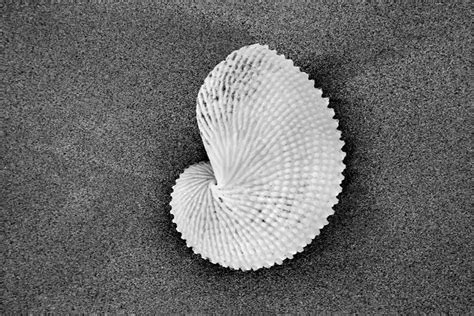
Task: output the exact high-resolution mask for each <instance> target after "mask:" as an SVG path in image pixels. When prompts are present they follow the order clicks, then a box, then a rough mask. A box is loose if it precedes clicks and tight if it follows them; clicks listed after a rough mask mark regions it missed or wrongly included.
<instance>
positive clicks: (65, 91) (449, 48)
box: [0, 1, 474, 314]
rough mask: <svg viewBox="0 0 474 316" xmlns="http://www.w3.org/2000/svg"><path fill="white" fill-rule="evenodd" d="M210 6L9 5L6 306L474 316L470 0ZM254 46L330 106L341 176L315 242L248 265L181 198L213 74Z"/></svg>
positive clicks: (4, 28) (198, 151)
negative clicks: (178, 188)
mask: <svg viewBox="0 0 474 316" xmlns="http://www.w3.org/2000/svg"><path fill="white" fill-rule="evenodd" d="M337 2H339V1H337ZM358 2H359V1H358ZM205 3H206V5H202V6H183V7H182V8H181V7H164V6H159V7H154V8H153V7H133V6H131V5H126V4H121V5H110V6H106V5H100V6H96V7H94V6H89V7H86V6H81V7H70V6H64V5H60V6H52V7H44V6H41V7H32V6H30V7H23V8H15V7H4V8H3V9H2V13H1V14H2V19H1V22H0V23H1V24H2V25H1V32H2V36H1V47H2V48H1V50H0V52H1V60H2V62H1V63H0V67H1V69H2V76H0V80H1V81H0V82H1V86H2V89H0V91H1V92H0V94H1V96H2V97H1V98H0V100H1V101H0V102H2V105H1V116H2V136H1V137H2V142H1V146H2V147H1V148H2V155H1V163H2V169H1V170H2V171H1V173H2V178H3V179H4V181H2V187H1V188H2V192H1V194H0V196H1V197H2V208H1V209H2V213H1V214H2V228H3V229H2V238H1V243H2V247H1V251H2V256H1V258H2V278H3V282H2V284H1V286H2V290H3V291H2V292H3V297H2V303H3V304H2V307H1V308H2V309H3V311H9V312H17V311H32V312H34V311H53V310H55V311H64V312H65V311H72V310H75V311H81V312H100V311H110V312H120V311H126V312H136V313H139V312H153V311H156V310H159V311H162V312H186V311H188V312H212V311H215V312H217V313H222V312H226V311H231V310H233V311H236V312H240V313H247V314H248V313H251V312H276V311H279V312H294V311H302V312H304V311H306V312H309V311H314V310H325V311H347V312H350V311H353V312H355V311H359V312H374V313H375V312H378V313H381V312H385V313H388V312H400V313H404V312H410V311H424V312H432V311H452V312H459V313H461V312H468V311H469V309H470V307H472V304H473V302H472V283H471V282H472V266H471V263H472V261H473V256H472V246H473V245H472V240H473V237H474V236H473V234H472V215H471V211H472V198H471V196H472V192H471V189H470V188H471V187H472V180H471V179H472V174H471V170H470V167H469V163H470V158H469V155H470V153H469V152H470V148H471V143H470V134H471V131H472V124H471V123H470V122H472V120H471V119H470V117H471V116H470V113H469V110H468V109H469V102H470V101H472V94H471V87H470V86H469V71H470V67H471V62H470V57H469V56H470V49H469V36H470V35H469V34H470V33H469V27H470V25H471V21H470V20H471V17H470V13H469V12H470V9H469V5H468V2H467V1H465V2H464V3H465V4H461V2H457V4H454V5H453V4H450V3H453V2H452V1H449V2H448V1H446V3H444V4H443V3H440V4H430V5H423V6H413V5H405V6H404V5H385V4H383V3H385V1H376V2H375V4H373V5H362V4H357V5H356V4H354V5H341V4H335V5H324V4H318V2H317V1H314V2H313V1H307V4H305V5H304V6H301V7H300V6H296V5H292V6H288V5H285V4H282V3H278V2H271V3H272V4H265V3H264V2H260V4H259V5H256V6H245V5H231V4H225V3H224V4H222V3H219V4H212V2H211V1H205ZM255 42H260V43H265V44H268V45H269V46H270V47H271V48H273V49H276V50H277V51H278V52H279V53H282V54H285V56H287V57H289V58H291V59H292V60H293V61H294V62H295V64H296V65H298V66H300V67H302V69H303V70H304V71H305V72H307V73H309V74H310V78H311V79H314V80H315V81H316V84H317V86H319V87H322V89H323V92H324V94H325V95H326V96H328V97H330V104H329V106H330V107H331V108H333V109H334V110H335V113H336V118H338V119H339V126H340V129H341V131H342V138H343V139H344V141H345V144H346V146H345V147H344V150H345V151H346V153H347V155H346V158H345V160H344V162H345V163H346V170H345V173H344V175H345V180H344V181H343V187H344V189H343V192H342V193H341V194H340V196H339V200H340V203H339V204H338V205H337V206H336V207H335V214H334V215H333V216H330V217H329V224H328V225H326V226H325V227H324V228H323V229H322V231H321V233H320V235H319V236H318V237H317V238H315V239H314V240H313V242H312V243H311V244H310V245H309V246H308V247H306V249H305V251H304V252H302V253H300V254H298V255H296V256H295V257H294V258H293V259H292V260H289V261H285V262H284V263H283V265H281V266H275V267H274V268H272V269H262V270H258V271H255V272H239V271H229V270H228V269H225V268H219V267H216V266H215V265H213V264H211V263H209V262H207V261H205V260H202V259H201V258H200V257H199V256H197V255H194V254H193V252H192V251H191V250H190V249H188V248H187V247H186V245H185V242H184V241H182V240H181V238H180V235H179V233H177V232H176V229H175V226H174V225H173V224H172V222H171V215H170V213H169V211H170V207H169V202H170V193H171V187H172V185H173V184H174V181H175V179H176V178H177V177H178V175H179V174H180V173H181V172H182V171H183V170H184V168H186V167H187V166H189V165H190V164H192V163H196V162H199V161H202V160H205V159H206V155H205V151H204V147H203V145H202V143H201V140H200V137H199V131H198V128H197V126H196V123H195V104H196V103H195V101H196V95H197V93H198V91H199V87H200V86H201V84H202V80H203V78H205V77H206V75H207V74H208V73H209V71H210V70H211V69H212V68H213V67H214V66H215V65H216V64H217V63H218V62H220V61H221V60H223V59H224V58H225V57H226V56H227V55H228V54H229V53H230V52H232V51H233V50H235V49H238V48H240V47H242V46H244V45H247V44H250V43H255Z"/></svg>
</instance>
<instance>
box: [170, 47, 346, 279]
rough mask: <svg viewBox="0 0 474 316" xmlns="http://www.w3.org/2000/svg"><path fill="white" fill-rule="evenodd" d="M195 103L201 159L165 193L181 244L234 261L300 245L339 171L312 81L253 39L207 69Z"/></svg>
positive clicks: (258, 260)
mask: <svg viewBox="0 0 474 316" xmlns="http://www.w3.org/2000/svg"><path fill="white" fill-rule="evenodd" d="M196 112H197V122H198V126H199V129H200V132H201V137H202V140H203V142H204V146H205V148H206V151H207V154H208V156H209V160H210V162H209V163H198V164H196V165H193V166H190V167H189V168H187V169H186V170H185V171H184V172H183V173H182V174H181V175H180V177H179V179H178V180H177V181H176V185H175V186H174V188H173V193H172V201H171V207H172V209H171V213H172V214H173V216H174V219H173V221H174V222H175V223H176V225H177V230H178V231H179V232H181V234H182V238H183V239H184V240H186V243H187V245H188V247H191V248H192V249H193V251H194V252H195V253H198V254H200V255H201V256H202V257H203V258H207V259H209V260H210V261H211V262H213V263H218V264H220V265H222V266H224V267H230V268H233V269H241V270H250V269H254V270H256V269H259V268H262V267H270V266H272V265H274V264H281V263H282V261H283V260H284V259H286V258H292V257H293V255H294V254H295V253H297V252H300V251H302V250H303V247H304V246H306V245H307V244H308V243H310V242H311V240H312V239H313V238H314V237H315V236H316V235H318V234H319V230H320V229H321V228H322V227H323V226H324V225H326V224H327V219H326V218H327V217H328V216H329V215H331V214H332V213H333V209H332V207H333V205H334V204H336V203H337V195H338V194H339V192H340V191H341V186H340V183H341V181H342V179H343V176H342V171H343V169H344V164H343V162H342V160H343V158H344V152H343V151H342V149H341V148H342V146H343V142H342V141H341V140H340V132H339V131H338V130H337V127H338V122H337V120H335V119H334V118H333V116H334V111H333V110H332V109H330V108H328V100H327V99H325V98H322V92H321V90H318V89H315V88H314V82H313V81H312V80H309V79H308V75H307V74H305V73H304V72H301V71H300V69H299V68H297V67H295V66H294V65H293V62H292V61H291V60H288V59H286V58H285V57H284V56H282V55H278V54H277V53H276V52H275V51H272V50H270V49H268V47H267V46H262V45H259V44H255V45H251V46H245V47H243V48H241V49H239V50H237V51H234V52H232V53H231V54H230V55H229V56H228V57H227V58H226V59H225V60H224V61H223V62H221V63H220V64H218V65H217V66H216V67H215V68H214V69H213V70H212V71H211V73H210V74H209V75H208V76H207V78H206V79H205V81H204V84H203V85H202V87H201V89H200V91H199V94H198V97H197V109H196Z"/></svg>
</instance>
